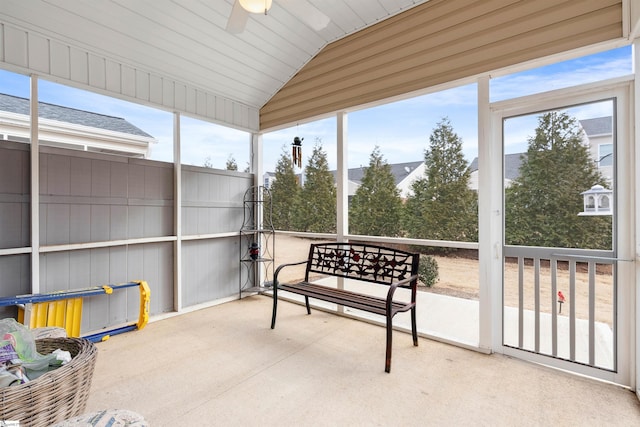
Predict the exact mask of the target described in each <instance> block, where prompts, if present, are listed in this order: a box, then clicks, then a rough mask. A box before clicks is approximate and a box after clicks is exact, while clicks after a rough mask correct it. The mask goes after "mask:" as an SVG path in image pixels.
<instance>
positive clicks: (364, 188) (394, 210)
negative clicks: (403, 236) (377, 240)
mask: <svg viewBox="0 0 640 427" xmlns="http://www.w3.org/2000/svg"><path fill="white" fill-rule="evenodd" d="M401 216H402V200H401V199H400V192H399V190H398V188H397V187H396V183H395V177H394V176H393V174H392V173H391V166H389V164H388V163H387V162H386V161H385V160H384V158H383V157H382V154H380V148H379V147H378V146H376V147H375V148H374V150H373V152H372V153H371V156H370V157H369V167H367V168H366V169H365V171H364V176H363V177H362V184H361V185H360V187H358V189H357V190H356V194H355V195H354V196H353V199H352V200H351V205H350V207H349V231H350V232H351V233H354V234H362V235H370V236H389V237H395V236H399V235H400V229H401V224H400V219H401Z"/></svg>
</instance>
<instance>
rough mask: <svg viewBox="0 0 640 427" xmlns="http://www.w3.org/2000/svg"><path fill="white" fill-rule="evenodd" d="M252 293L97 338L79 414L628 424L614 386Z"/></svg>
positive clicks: (194, 422)
mask: <svg viewBox="0 0 640 427" xmlns="http://www.w3.org/2000/svg"><path fill="white" fill-rule="evenodd" d="M270 318H271V299H270V298H268V297H265V296H260V295H256V296H252V297H249V298H245V299H243V300H239V301H234V302H229V303H226V304H222V305H218V306H215V307H211V308H206V309H202V310H198V311H194V312H191V313H188V314H184V315H180V316H175V317H170V318H167V319H164V320H159V321H155V322H152V323H151V324H149V325H148V326H147V327H146V328H145V329H144V330H142V331H138V332H132V333H127V334H123V335H118V336H114V337H112V338H111V339H110V340H108V341H106V342H102V343H99V344H97V346H98V349H99V356H98V361H97V364H96V370H95V374H94V377H93V384H92V389H91V395H90V398H89V402H88V406H87V411H94V410H99V409H107V408H122V409H129V410H133V411H136V412H138V413H140V414H142V415H144V417H145V418H146V419H147V421H148V422H149V423H150V425H152V426H187V425H188V426H211V425H239V426H240V425H242V426H248V425H260V426H269V425H279V426H289V425H327V426H329V425H331V426H333V425H403V426H407V425H420V426H424V425H492V426H494V425H509V426H511V425H563V426H565V425H580V426H584V425H594V426H595V425H598V426H600V425H623V426H624V425H628V426H636V425H639V424H640V402H638V400H637V399H636V397H635V395H634V394H633V393H632V392H631V391H629V390H627V389H625V388H622V387H619V386H615V385H612V384H607V383H602V382H598V381H595V380H591V379H587V378H583V377H578V376H575V375H571V374H567V373H564V372H559V371H555V370H552V369H550V368H546V367H542V366H538V365H534V364H531V363H528V362H524V361H521V360H517V359H512V358H509V357H505V356H502V355H498V354H493V355H486V354H482V353H478V352H475V351H471V350H466V349H463V348H460V347H456V346H452V345H448V344H444V343H441V342H436V341H433V340H429V339H426V338H421V339H420V345H419V347H414V346H413V345H412V343H411V337H410V335H408V334H405V333H403V332H395V334H394V346H393V347H394V348H393V359H392V367H391V373H390V374H386V373H385V372H384V340H385V337H384V335H385V334H384V329H383V328H381V327H379V326H376V325H372V324H370V323H365V322H361V321H357V320H353V319H348V318H345V317H341V316H339V315H335V314H330V313H326V312H322V311H318V310H315V311H314V312H313V314H312V315H311V316H307V315H306V311H305V310H304V308H303V307H301V306H299V305H297V304H293V303H290V302H282V303H280V304H279V313H278V323H277V326H276V329H274V330H271V329H270V328H269V324H270Z"/></svg>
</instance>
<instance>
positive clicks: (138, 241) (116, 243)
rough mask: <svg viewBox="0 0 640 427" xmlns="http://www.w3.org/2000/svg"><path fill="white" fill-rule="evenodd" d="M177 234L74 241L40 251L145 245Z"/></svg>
mask: <svg viewBox="0 0 640 427" xmlns="http://www.w3.org/2000/svg"><path fill="white" fill-rule="evenodd" d="M176 240H177V237H176V236H163V237H144V238H139V239H126V240H109V241H103V242H90V243H72V244H69V245H49V246H40V249H39V252H40V253H48V252H64V251H77V250H81V249H96V248H111V247H117V246H131V245H144V244H148V243H161V242H175V241H176Z"/></svg>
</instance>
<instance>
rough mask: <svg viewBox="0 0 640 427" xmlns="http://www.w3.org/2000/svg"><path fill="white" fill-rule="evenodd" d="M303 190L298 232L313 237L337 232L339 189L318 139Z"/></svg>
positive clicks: (297, 220)
mask: <svg viewBox="0 0 640 427" xmlns="http://www.w3.org/2000/svg"><path fill="white" fill-rule="evenodd" d="M304 177H305V179H304V186H303V188H302V191H301V197H300V198H299V199H298V203H297V204H296V229H297V230H298V231H309V232H314V233H335V231H336V188H335V186H334V185H333V175H332V174H331V172H329V163H328V162H327V153H325V152H324V151H323V150H322V142H321V141H320V140H319V139H316V144H315V146H314V147H313V153H312V154H311V157H310V158H309V161H308V163H307V167H306V169H305V174H304Z"/></svg>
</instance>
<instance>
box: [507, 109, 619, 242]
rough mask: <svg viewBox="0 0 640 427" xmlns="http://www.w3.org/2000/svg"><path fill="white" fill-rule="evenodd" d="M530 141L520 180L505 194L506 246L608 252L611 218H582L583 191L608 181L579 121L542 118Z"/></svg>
mask: <svg viewBox="0 0 640 427" xmlns="http://www.w3.org/2000/svg"><path fill="white" fill-rule="evenodd" d="M527 143H528V148H527V157H526V158H525V159H523V160H524V161H523V163H522V166H521V168H520V176H519V177H518V178H517V179H516V180H515V181H514V182H513V184H512V185H511V187H509V188H508V189H507V190H506V191H505V199H506V200H505V205H506V207H505V209H506V212H505V218H506V242H507V244H511V245H526V246H545V247H562V248H586V249H610V248H611V217H608V216H607V217H602V216H600V217H594V216H578V213H579V212H581V211H582V208H583V197H582V195H581V194H580V193H581V192H583V191H585V190H588V189H589V188H591V187H592V186H593V185H594V184H600V185H603V186H605V187H606V186H607V183H606V180H605V179H604V178H603V177H602V175H601V174H600V172H599V171H598V169H597V167H596V165H595V163H594V162H593V161H592V159H591V157H590V155H589V149H588V147H587V146H586V145H585V144H584V143H583V140H582V137H581V135H580V130H579V127H578V124H577V122H576V120H575V119H574V118H573V117H570V116H569V115H568V114H567V113H564V112H557V111H552V112H548V113H545V114H542V115H541V116H540V117H539V119H538V127H537V128H536V130H535V136H534V137H530V138H529V139H528V141H527Z"/></svg>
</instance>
